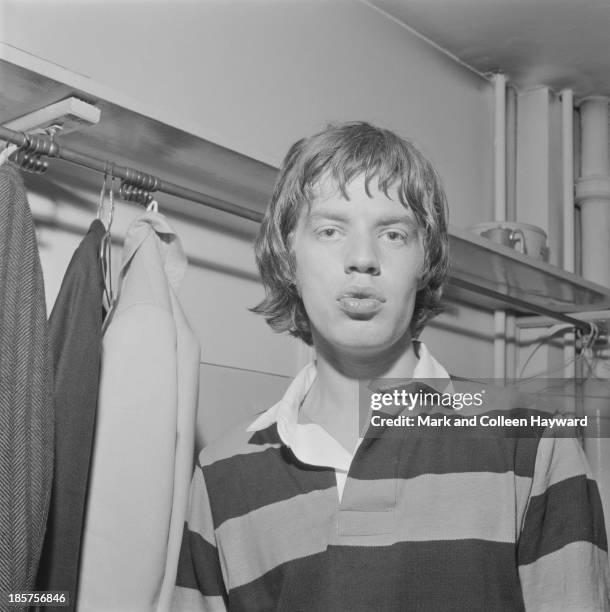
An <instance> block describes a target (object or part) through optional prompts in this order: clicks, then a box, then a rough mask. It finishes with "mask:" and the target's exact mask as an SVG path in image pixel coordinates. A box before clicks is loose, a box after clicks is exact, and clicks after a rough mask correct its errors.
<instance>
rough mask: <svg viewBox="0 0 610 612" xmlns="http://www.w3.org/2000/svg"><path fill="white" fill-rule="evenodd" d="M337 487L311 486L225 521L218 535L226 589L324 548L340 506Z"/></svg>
mask: <svg viewBox="0 0 610 612" xmlns="http://www.w3.org/2000/svg"><path fill="white" fill-rule="evenodd" d="M337 502H338V499H337V490H336V488H334V487H333V488H330V489H326V490H324V491H311V492H309V493H307V494H304V495H298V496H296V497H293V498H291V499H287V500H284V501H280V502H277V503H274V504H270V505H268V506H264V507H262V508H259V509H257V510H254V511H252V512H250V513H249V514H246V515H245V516H240V517H238V518H233V519H230V520H228V521H225V522H224V523H223V524H222V525H221V526H220V527H219V528H218V530H217V532H216V537H217V540H218V545H219V548H220V549H221V552H222V556H223V558H224V559H225V561H226V566H227V574H228V575H227V588H229V589H231V588H234V587H235V586H239V585H241V584H245V583H247V582H251V581H252V580H254V579H256V578H258V577H259V576H262V575H263V574H265V573H266V572H268V571H269V570H271V569H273V568H274V567H276V566H278V565H281V564H283V563H285V562H286V561H290V560H291V559H296V558H298V557H304V556H306V555H311V554H314V553H318V552H320V551H323V550H325V549H326V547H327V546H328V539H329V530H330V529H331V528H332V525H333V517H334V515H335V510H336V507H337Z"/></svg>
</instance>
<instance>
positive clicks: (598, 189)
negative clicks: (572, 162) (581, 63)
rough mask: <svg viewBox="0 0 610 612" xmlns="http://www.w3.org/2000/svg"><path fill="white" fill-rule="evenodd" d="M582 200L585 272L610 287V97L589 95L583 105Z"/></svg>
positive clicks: (579, 191)
mask: <svg viewBox="0 0 610 612" xmlns="http://www.w3.org/2000/svg"><path fill="white" fill-rule="evenodd" d="M580 113H581V144H582V147H581V177H580V178H579V179H578V181H577V184H576V198H577V201H578V203H579V204H580V223H581V235H582V239H581V245H582V248H581V251H582V252H581V258H582V274H583V276H584V277H585V278H588V279H589V280H592V281H594V282H597V283H599V284H600V285H604V286H606V287H610V266H609V265H608V262H609V261H610V159H609V152H608V149H609V143H608V99H607V98H588V99H586V100H585V101H584V102H583V103H582V105H581V107H580Z"/></svg>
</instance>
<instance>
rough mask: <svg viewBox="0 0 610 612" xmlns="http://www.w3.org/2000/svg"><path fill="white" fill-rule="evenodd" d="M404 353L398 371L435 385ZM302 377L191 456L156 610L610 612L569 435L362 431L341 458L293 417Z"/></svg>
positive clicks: (586, 477)
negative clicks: (173, 576)
mask: <svg viewBox="0 0 610 612" xmlns="http://www.w3.org/2000/svg"><path fill="white" fill-rule="evenodd" d="M417 348H418V353H419V363H418V366H417V368H416V370H415V372H414V375H413V378H414V379H417V378H432V377H433V378H436V379H439V378H445V379H448V375H447V373H446V371H445V370H444V368H442V366H441V365H440V364H439V363H438V362H437V361H436V360H435V359H434V358H433V357H432V356H431V355H430V353H429V352H428V351H427V349H426V347H425V346H424V345H423V344H421V343H418V345H417ZM314 379H315V366H313V364H310V365H309V366H307V367H306V368H305V369H304V370H303V371H302V372H301V373H300V374H299V375H297V377H296V378H295V380H294V381H293V382H292V384H291V385H290V387H289V389H288V390H287V391H286V394H285V395H284V397H283V398H282V400H280V402H278V403H277V404H275V405H274V406H272V407H271V408H270V409H269V410H268V411H266V412H265V413H263V414H262V415H261V416H259V417H258V418H257V419H256V420H255V421H254V423H251V424H250V423H246V424H244V425H242V426H240V427H237V428H235V429H234V430H232V431H231V432H230V433H228V434H227V435H225V436H224V437H222V438H221V439H220V440H218V441H216V442H214V443H213V444H211V445H210V446H208V447H206V448H204V449H203V451H202V452H201V454H200V456H199V461H198V464H197V466H196V469H195V473H194V476H193V481H192V486H191V498H190V510H189V516H188V520H187V522H186V524H185V529H184V536H183V543H182V550H181V555H180V563H179V567H178V574H177V580H176V585H177V586H176V589H175V594H174V602H173V606H172V610H178V611H180V610H185V611H186V610H189V611H190V610H206V611H208V610H210V611H212V610H213V611H216V610H237V611H241V610H246V611H259V610H261V611H262V610H283V611H291V612H296V611H301V610H302V611H321V612H326V611H328V612H340V611H343V610H345V611H347V610H361V611H367V610H380V611H385V610H388V611H390V610H396V611H399V610H400V611H402V610H416V611H426V612H437V611H438V612H441V611H445V610H447V611H449V610H456V611H457V610H460V611H462V610H463V611H468V612H474V611H478V610H480V611H485V612H490V611H496V610H498V611H499V610H507V611H508V610H511V611H512V610H527V611H528V612H529V611H536V612H538V611H545V612H547V611H548V612H558V611H570V612H588V611H599V610H606V611H607V610H610V603H609V599H608V591H609V582H610V578H609V572H608V553H607V541H606V533H605V527H604V519H603V512H602V508H601V501H600V497H599V493H598V490H597V485H596V483H595V481H594V480H593V479H592V477H591V475H590V472H589V468H588V465H587V461H586V458H585V456H584V453H583V451H582V449H581V446H580V444H579V442H578V441H577V440H576V439H575V438H556V437H548V436H547V434H546V433H545V432H543V430H542V428H540V431H532V432H531V434H532V435H520V436H518V437H517V436H513V437H507V436H506V435H503V434H502V433H500V432H498V431H491V433H489V434H486V435H480V433H479V434H476V435H469V434H468V433H467V432H466V430H464V431H463V432H460V433H459V434H456V433H455V432H454V431H451V430H449V429H448V428H434V429H433V430H430V431H429V432H428V434H427V435H425V436H423V435H417V433H416V432H415V433H414V432H413V431H412V430H410V429H409V428H402V427H401V428H396V429H395V430H393V431H392V432H391V434H392V435H388V436H385V437H384V436H381V437H380V436H379V433H378V432H377V434H375V435H373V434H372V432H371V429H369V430H368V431H367V432H366V434H365V436H364V439H363V440H362V441H361V443H360V445H359V447H358V449H357V451H356V453H355V455H354V457H353V458H352V457H351V455H350V454H349V453H347V451H345V449H343V447H341V446H340V445H339V443H338V442H336V441H335V440H334V438H332V437H331V436H330V435H329V434H328V433H326V432H325V431H324V430H323V429H322V428H321V427H320V426H318V425H315V424H313V423H307V424H302V423H298V420H297V419H298V410H299V406H300V404H301V402H302V400H303V398H304V397H305V395H306V393H307V391H308V390H309V387H310V386H311V384H312V382H313V380H314ZM447 382H448V383H449V385H450V386H449V387H448V388H449V389H451V390H452V391H453V387H456V390H460V389H459V388H458V387H459V385H461V384H463V383H462V382H461V381H460V379H453V381H450V380H447ZM439 390H440V389H439ZM466 390H470V388H469V387H466ZM500 404H502V401H501V397H500V399H499V400H498V405H497V406H496V405H494V410H493V411H490V412H493V413H500V412H502V410H505V408H504V407H503V406H500ZM443 411H444V412H445V413H449V412H452V410H451V409H442V408H441V407H438V406H437V407H435V412H438V413H442V412H443ZM466 413H467V411H466V409H465V410H463V411H462V413H461V414H463V415H466ZM520 414H523V411H522V412H521V413H520ZM248 425H249V426H248ZM397 432H399V433H398V435H397ZM460 436H463V438H460ZM338 484H339V488H341V485H342V484H344V489H343V494H342V495H340V491H339V490H338Z"/></svg>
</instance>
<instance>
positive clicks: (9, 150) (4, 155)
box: [0, 142, 19, 166]
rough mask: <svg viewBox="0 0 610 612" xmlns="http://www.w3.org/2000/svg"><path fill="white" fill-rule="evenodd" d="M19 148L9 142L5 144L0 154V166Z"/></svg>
mask: <svg viewBox="0 0 610 612" xmlns="http://www.w3.org/2000/svg"><path fill="white" fill-rule="evenodd" d="M18 148H19V147H18V146H17V145H16V144H13V143H11V142H7V143H6V146H5V147H4V149H2V151H1V152H0V166H2V165H3V164H5V163H6V162H7V161H8V158H9V157H10V156H11V155H12V154H13V153H14V152H15V151H16V150H17V149H18Z"/></svg>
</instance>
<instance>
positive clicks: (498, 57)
mask: <svg viewBox="0 0 610 612" xmlns="http://www.w3.org/2000/svg"><path fill="white" fill-rule="evenodd" d="M367 4H370V5H373V6H375V7H377V8H379V9H381V10H382V11H383V12H385V13H387V14H388V15H390V16H391V17H393V18H395V19H396V20H398V21H400V22H402V23H404V24H406V25H407V26H408V27H410V28H412V29H414V30H416V31H417V32H419V33H420V34H422V35H424V36H425V37H426V38H429V39H430V40H431V41H433V42H434V43H436V44H437V45H439V46H440V47H443V48H444V49H445V50H447V51H449V52H450V53H451V54H452V55H454V56H456V57H457V58H459V59H460V60H461V61H463V62H464V63H466V64H467V65H469V66H470V67H472V68H474V69H475V70H477V71H478V72H481V73H488V72H496V71H502V72H504V73H506V74H507V75H508V77H509V80H510V81H511V82H512V83H513V84H514V85H516V86H517V88H518V89H528V88H532V87H536V86H540V85H547V86H549V87H551V88H552V89H554V90H557V91H559V90H561V89H563V88H564V87H569V88H571V89H573V90H574V94H575V97H576V98H577V99H578V98H583V97H585V96H589V95H605V96H610V0H368V2H367Z"/></svg>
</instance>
